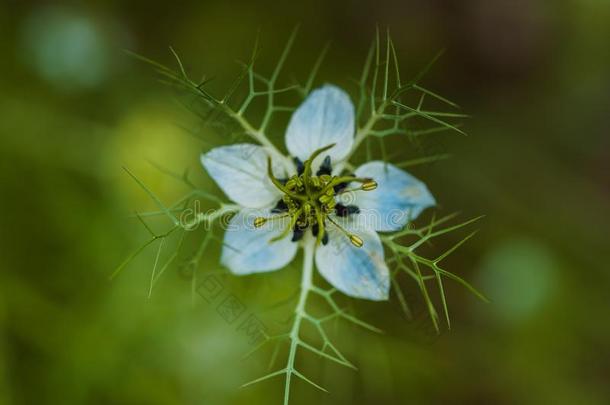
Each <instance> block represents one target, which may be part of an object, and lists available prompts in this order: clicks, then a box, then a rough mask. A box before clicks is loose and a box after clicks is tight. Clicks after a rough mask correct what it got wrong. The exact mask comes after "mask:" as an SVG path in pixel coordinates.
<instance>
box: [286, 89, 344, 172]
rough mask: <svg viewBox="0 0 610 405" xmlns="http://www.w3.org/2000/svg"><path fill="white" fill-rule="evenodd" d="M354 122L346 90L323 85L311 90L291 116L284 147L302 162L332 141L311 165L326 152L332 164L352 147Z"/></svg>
mask: <svg viewBox="0 0 610 405" xmlns="http://www.w3.org/2000/svg"><path fill="white" fill-rule="evenodd" d="M354 125H355V116H354V106H353V104H352V102H351V101H350V98H349V96H348V95H347V93H345V92H344V91H343V90H341V89H340V88H338V87H336V86H332V85H325V86H323V87H321V88H318V89H316V90H314V91H312V92H311V94H310V95H309V96H308V97H307V99H306V100H305V101H304V102H303V104H301V105H300V106H299V108H298V109H297V110H296V111H295V112H294V114H293V115H292V118H291V119H290V123H289V124H288V129H287V130H286V147H287V148H288V151H289V152H290V154H291V155H292V156H296V157H298V158H299V159H301V161H305V160H306V159H308V158H309V157H310V156H311V154H312V153H313V152H314V151H315V150H317V149H320V148H322V147H324V146H328V145H330V144H332V143H335V144H336V145H335V146H334V147H333V148H332V149H330V150H328V151H327V152H325V153H324V156H320V158H319V159H318V160H319V161H318V160H316V162H315V165H314V167H317V166H318V165H319V164H320V162H321V160H322V159H323V158H324V157H325V156H327V155H328V156H330V157H331V159H332V162H333V163H335V162H338V161H340V160H341V159H343V158H345V157H346V156H347V154H348V153H349V151H350V149H351V148H352V144H353V142H354Z"/></svg>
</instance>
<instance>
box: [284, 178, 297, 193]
mask: <svg viewBox="0 0 610 405" xmlns="http://www.w3.org/2000/svg"><path fill="white" fill-rule="evenodd" d="M296 185H297V182H296V180H295V178H294V177H293V178H291V179H290V180H288V181H287V182H286V188H287V189H288V190H292V189H293V188H294V186H296Z"/></svg>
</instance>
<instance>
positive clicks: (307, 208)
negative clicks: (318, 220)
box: [303, 203, 311, 216]
mask: <svg viewBox="0 0 610 405" xmlns="http://www.w3.org/2000/svg"><path fill="white" fill-rule="evenodd" d="M303 213H304V214H305V216H309V214H310V213H311V205H309V203H305V204H303Z"/></svg>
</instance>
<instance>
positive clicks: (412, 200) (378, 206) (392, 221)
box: [340, 161, 436, 232]
mask: <svg viewBox="0 0 610 405" xmlns="http://www.w3.org/2000/svg"><path fill="white" fill-rule="evenodd" d="M356 176H357V177H370V178H372V179H374V180H375V181H376V182H377V188H376V189H375V190H373V191H354V192H348V193H345V194H344V195H342V197H341V198H340V201H341V202H342V203H343V204H352V205H356V206H357V207H358V208H359V209H360V213H359V214H357V215H358V217H359V221H360V222H361V223H362V226H364V227H366V228H369V229H374V230H376V231H379V232H392V231H397V230H399V229H401V228H402V227H404V226H405V225H406V224H407V222H408V221H412V220H414V219H415V218H417V217H418V216H419V214H421V212H422V211H423V210H424V209H426V208H428V207H432V206H434V205H435V204H436V201H435V200H434V197H432V194H430V191H428V188H427V187H426V185H425V184H424V183H422V182H421V181H419V180H417V179H416V178H415V177H413V176H411V175H410V174H409V173H407V172H405V171H404V170H401V169H399V168H398V167H396V166H394V165H392V164H390V163H385V162H382V161H374V162H368V163H366V164H364V165H362V166H360V167H359V168H358V169H356ZM353 186H354V188H355V187H357V185H356V184H355V183H354V184H353Z"/></svg>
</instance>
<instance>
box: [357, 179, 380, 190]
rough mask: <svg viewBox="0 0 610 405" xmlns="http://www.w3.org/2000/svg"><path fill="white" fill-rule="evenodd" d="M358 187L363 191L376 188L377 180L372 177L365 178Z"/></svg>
mask: <svg viewBox="0 0 610 405" xmlns="http://www.w3.org/2000/svg"><path fill="white" fill-rule="evenodd" d="M360 188H361V189H362V190H364V191H373V190H375V189H376V188H377V182H376V181H375V180H372V179H371V180H367V181H365V182H364V183H362V186H361V187H360Z"/></svg>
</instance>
